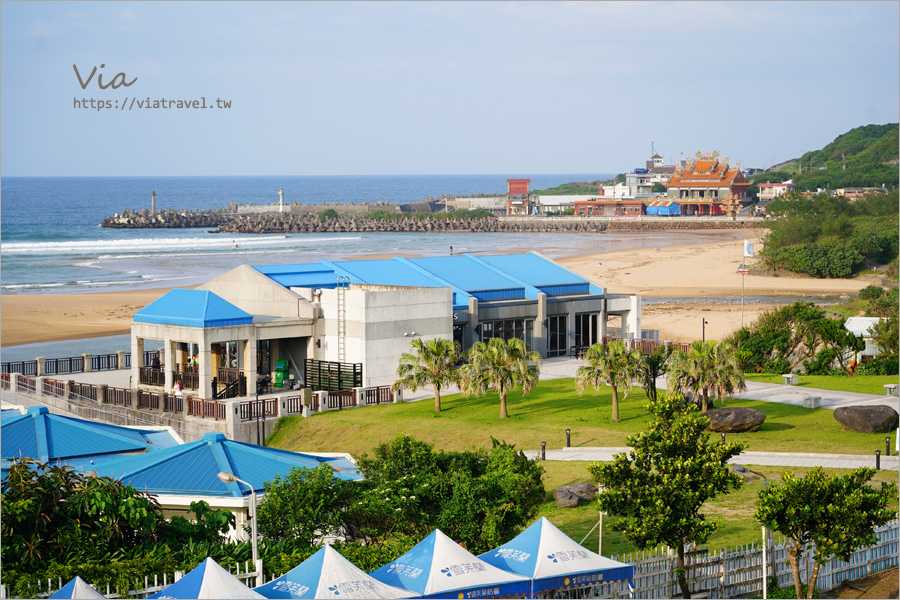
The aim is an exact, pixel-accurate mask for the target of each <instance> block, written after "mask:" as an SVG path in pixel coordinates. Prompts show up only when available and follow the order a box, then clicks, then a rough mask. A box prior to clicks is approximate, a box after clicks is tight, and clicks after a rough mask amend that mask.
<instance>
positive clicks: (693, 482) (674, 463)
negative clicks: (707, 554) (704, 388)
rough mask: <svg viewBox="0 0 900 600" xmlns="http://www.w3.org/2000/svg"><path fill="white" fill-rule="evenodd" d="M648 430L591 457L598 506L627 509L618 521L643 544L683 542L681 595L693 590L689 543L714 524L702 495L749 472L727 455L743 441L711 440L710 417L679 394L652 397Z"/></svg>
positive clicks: (732, 485) (725, 488) (733, 484)
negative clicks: (600, 457) (609, 454)
mask: <svg viewBox="0 0 900 600" xmlns="http://www.w3.org/2000/svg"><path fill="white" fill-rule="evenodd" d="M648 410H649V412H650V415H651V417H652V422H651V424H650V427H649V429H648V430H647V431H645V432H642V433H639V434H637V435H630V436H628V445H629V446H631V447H632V450H631V452H629V453H628V454H617V455H615V456H614V457H613V462H612V463H596V462H595V463H591V464H590V466H589V467H588V468H589V470H590V472H591V474H592V475H593V476H594V478H595V479H596V480H597V482H598V484H599V485H600V486H602V488H603V491H602V492H600V493H599V494H597V498H598V500H599V503H600V508H601V509H602V510H603V511H604V512H606V513H609V514H611V515H616V516H619V517H621V519H620V520H619V521H618V522H617V523H615V524H614V525H613V526H612V527H613V529H615V530H617V531H621V532H623V533H624V534H625V536H626V537H627V538H628V539H630V540H631V541H632V542H634V543H635V544H636V545H637V546H638V547H639V548H640V549H645V548H652V547H654V546H657V545H659V544H667V545H668V546H670V547H673V548H677V549H678V564H677V569H676V572H677V575H678V584H679V585H680V586H681V592H682V595H683V597H685V598H690V597H691V596H690V592H689V591H688V584H687V578H686V575H685V569H684V549H685V544H688V543H690V542H697V543H698V544H703V543H705V542H706V541H707V539H709V536H710V534H712V533H713V532H714V531H715V530H716V528H717V526H718V525H717V524H716V523H711V522H708V521H706V519H705V517H704V515H703V514H702V513H701V512H700V509H701V507H702V506H703V503H704V502H706V501H707V500H709V499H710V498H714V497H716V496H718V495H719V494H724V493H727V492H729V491H730V490H731V489H738V488H740V487H741V485H742V484H743V479H742V478H741V477H740V476H739V475H737V474H736V473H733V472H731V470H730V469H729V468H728V464H727V463H728V460H729V459H730V458H732V457H734V456H737V455H738V454H740V453H741V451H742V450H743V449H744V445H743V444H741V443H737V442H731V443H713V444H711V443H710V442H709V434H708V433H706V432H705V431H704V430H705V429H706V427H707V426H708V425H709V419H707V418H706V417H704V416H702V415H701V414H699V413H698V412H697V407H696V406H694V405H693V404H691V403H689V402H686V401H685V400H684V398H683V397H682V396H681V395H680V394H667V395H666V397H661V398H658V399H657V400H656V402H651V403H650V405H649V406H648Z"/></svg>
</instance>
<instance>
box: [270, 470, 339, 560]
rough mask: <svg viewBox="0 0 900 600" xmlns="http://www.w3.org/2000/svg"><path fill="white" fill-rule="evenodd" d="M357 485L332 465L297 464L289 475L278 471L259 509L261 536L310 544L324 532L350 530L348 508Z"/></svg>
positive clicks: (328, 533) (329, 533) (336, 532)
mask: <svg viewBox="0 0 900 600" xmlns="http://www.w3.org/2000/svg"><path fill="white" fill-rule="evenodd" d="M353 487H354V482H352V481H346V480H343V479H340V478H338V477H336V476H335V474H334V470H333V469H332V468H331V467H329V466H328V465H320V466H318V467H316V468H315V469H308V468H305V467H294V468H293V469H291V470H290V472H289V473H288V474H287V475H286V476H283V477H282V476H281V475H276V476H275V479H273V480H272V481H267V482H266V486H265V489H266V492H265V497H264V498H263V500H262V502H260V504H259V508H258V509H257V515H258V519H259V522H258V523H257V528H258V530H259V534H260V536H262V537H263V538H265V539H266V540H268V541H270V542H274V543H278V542H282V541H285V540H293V541H294V542H296V543H298V544H299V545H301V546H307V547H308V546H313V545H315V543H316V540H318V539H319V538H321V537H322V536H327V535H342V534H345V533H347V531H348V527H347V520H346V515H347V513H346V508H347V505H348V504H349V503H350V502H351V496H352V493H353Z"/></svg>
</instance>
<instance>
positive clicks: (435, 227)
mask: <svg viewBox="0 0 900 600" xmlns="http://www.w3.org/2000/svg"><path fill="white" fill-rule="evenodd" d="M234 206H237V205H234ZM449 214H452V213H449ZM650 219H653V220H621V221H618V220H614V219H605V218H591V217H545V216H535V217H493V218H481V219H453V218H446V217H445V218H436V217H416V216H408V217H400V218H393V219H386V218H378V219H376V218H372V217H369V216H366V215H361V214H348V213H344V214H340V215H337V216H332V217H331V218H322V217H321V216H320V215H317V214H310V213H298V212H285V213H281V212H272V211H269V212H262V213H251V214H239V213H238V212H237V211H236V210H235V209H234V208H233V206H229V207H224V208H220V209H216V210H202V211H190V210H172V209H169V210H165V211H158V212H156V213H152V214H151V213H148V212H146V211H142V212H135V211H125V212H123V213H122V214H121V215H120V214H116V215H114V216H112V217H107V218H105V219H103V221H102V222H101V224H100V225H101V227H109V228H136V229H142V228H173V229H178V228H191V227H198V228H214V232H221V233H346V232H357V233H360V232H391V233H397V232H429V231H434V232H454V231H458V232H499V233H522V232H525V233H527V232H535V233H546V232H556V233H601V232H604V231H665V230H679V229H685V230H687V229H743V228H746V227H750V226H752V223H751V222H748V221H744V220H739V221H730V220H729V221H726V220H719V219H710V220H703V219H680V218H678V217H675V218H660V219H659V220H657V218H656V217H650ZM754 221H755V220H754Z"/></svg>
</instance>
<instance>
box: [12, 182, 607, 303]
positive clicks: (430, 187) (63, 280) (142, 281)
mask: <svg viewBox="0 0 900 600" xmlns="http://www.w3.org/2000/svg"><path fill="white" fill-rule="evenodd" d="M508 177H519V175H433V176H425V175H422V176H419V175H398V176H305V177H297V176H295V177H4V178H2V180H0V188H2V189H0V192H2V193H0V202H2V222H0V234H2V244H0V269H2V270H0V292H2V293H4V294H27V293H44V294H46V293H81V292H90V291H111V290H122V289H136V288H139V287H143V288H145V287H169V286H178V285H191V284H195V283H200V282H202V281H206V280H208V279H210V278H212V277H215V276H216V275H219V274H221V273H223V272H225V271H227V270H229V269H231V268H233V267H235V266H237V265H240V264H251V265H263V264H275V263H284V262H313V261H317V260H321V259H323V258H345V257H346V258H352V257H355V256H362V255H365V254H373V253H375V254H395V253H396V254H399V253H415V254H421V255H426V256H428V255H435V254H440V253H446V252H447V251H448V250H449V247H450V246H451V245H452V246H453V247H454V251H455V252H490V251H503V250H517V249H521V250H530V249H534V248H548V249H550V250H551V254H552V247H553V246H558V247H559V249H560V251H562V250H566V251H567V252H568V253H571V252H572V250H573V249H574V248H578V247H588V246H590V244H591V241H592V239H594V238H596V237H597V236H596V235H594V236H577V235H576V236H567V237H566V238H565V239H564V240H562V239H560V238H559V236H554V235H552V234H545V235H544V236H534V235H517V234H466V233H449V234H399V233H397V234H394V233H386V234H358V235H348V234H288V235H222V234H210V233H208V232H207V230H206V229H104V228H101V227H100V222H101V221H102V219H103V218H104V217H107V216H110V215H113V214H115V213H121V212H122V211H123V210H125V209H142V208H149V206H150V190H151V189H152V190H155V191H156V206H157V208H158V209H166V208H174V209H191V210H195V209H207V208H218V207H221V206H225V205H227V204H228V203H229V202H235V203H242V204H243V203H250V202H252V203H253V204H257V205H259V204H270V203H272V202H275V201H277V200H278V189H279V188H284V195H285V202H301V203H304V204H321V203H331V202H343V203H349V202H356V203H359V202H376V201H384V202H389V203H393V204H396V203H400V204H403V203H409V202H417V201H421V200H425V199H426V198H427V197H429V196H432V197H438V196H440V195H442V194H456V195H466V194H478V193H486V194H494V193H496V194H502V193H505V191H506V179H507V178H508ZM525 177H530V178H531V183H532V189H545V188H548V187H553V186H556V185H559V184H561V183H567V182H570V181H594V180H598V179H607V178H610V177H611V175H610V174H568V175H566V174H564V175H531V176H528V175H525ZM606 241H611V240H610V239H607V240H606ZM557 255H558V254H557Z"/></svg>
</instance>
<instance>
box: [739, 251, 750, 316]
mask: <svg viewBox="0 0 900 600" xmlns="http://www.w3.org/2000/svg"><path fill="white" fill-rule="evenodd" d="M737 272H738V273H740V275H741V327H743V326H744V276H745V275H749V274H750V269H749V268H748V267H747V265H745V264H744V263H741V264H740V266H738V270H737Z"/></svg>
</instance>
